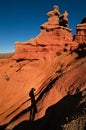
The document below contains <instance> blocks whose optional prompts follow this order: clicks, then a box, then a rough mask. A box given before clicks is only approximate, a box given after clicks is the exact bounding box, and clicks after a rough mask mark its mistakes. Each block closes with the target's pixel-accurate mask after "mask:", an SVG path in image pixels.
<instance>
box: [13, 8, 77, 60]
mask: <svg viewBox="0 0 86 130" xmlns="http://www.w3.org/2000/svg"><path fill="white" fill-rule="evenodd" d="M47 15H48V17H49V19H48V22H45V23H44V24H42V25H41V32H40V34H39V35H38V36H37V37H36V38H33V39H30V40H28V41H26V42H22V43H21V42H16V43H15V49H16V51H15V55H14V56H13V59H16V60H23V59H39V58H42V57H45V56H47V55H51V56H53V55H55V54H56V53H57V52H58V51H64V48H65V50H66V51H67V50H68V51H69V50H70V49H71V50H72V49H74V48H76V47H77V45H78V44H77V43H76V42H74V41H72V34H71V29H69V28H68V18H67V17H68V13H67V11H65V12H64V13H63V14H60V13H59V9H58V6H54V10H53V11H50V12H48V13H47Z"/></svg>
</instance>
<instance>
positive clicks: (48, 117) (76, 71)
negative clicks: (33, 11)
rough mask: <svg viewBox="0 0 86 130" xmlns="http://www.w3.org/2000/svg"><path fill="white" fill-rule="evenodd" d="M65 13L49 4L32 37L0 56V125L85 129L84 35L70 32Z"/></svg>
mask: <svg viewBox="0 0 86 130" xmlns="http://www.w3.org/2000/svg"><path fill="white" fill-rule="evenodd" d="M66 15H68V14H67V12H66V14H65V15H64V13H63V14H62V15H61V16H59V11H58V7H57V6H54V10H53V11H50V12H49V13H48V16H49V19H48V22H46V23H44V24H43V25H41V32H40V34H39V35H38V36H37V37H36V38H34V39H31V40H29V41H26V42H23V43H19V42H17V43H16V44H15V47H16V51H15V54H14V55H13V56H12V57H10V58H9V59H0V106H1V108H0V129H1V130H12V129H13V130H24V129H25V130H27V129H30V130H40V129H41V130H44V129H45V130H53V129H54V130H85V128H86V124H85V123H86V40H85V39H84V40H82V39H81V42H78V40H77V39H80V38H81V36H80V37H79V35H77V33H76V35H75V37H74V38H73V37H72V34H71V30H70V29H69V28H68V19H67V17H66ZM56 16H57V17H56ZM63 16H64V17H63ZM65 17H66V18H65ZM52 20H54V22H52ZM57 20H58V22H55V21H57ZM63 23H64V24H63ZM84 24H86V23H84ZM84 24H83V23H82V26H84ZM85 30H86V28H85ZM79 31H80V32H81V31H82V32H83V29H81V30H79ZM64 37H65V38H64ZM83 37H84V38H85V35H84V36H83ZM31 88H35V89H36V91H35V105H36V108H37V112H36V113H33V114H34V115H33V114H32V110H33V109H32V107H31V98H30V96H29V92H30V90H31ZM31 116H34V120H30V117H31Z"/></svg>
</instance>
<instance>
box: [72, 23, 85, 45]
mask: <svg viewBox="0 0 86 130" xmlns="http://www.w3.org/2000/svg"><path fill="white" fill-rule="evenodd" d="M74 39H75V41H76V42H79V43H86V23H81V24H78V25H77V26H76V35H75V38H74Z"/></svg>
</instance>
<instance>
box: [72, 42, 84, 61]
mask: <svg viewBox="0 0 86 130" xmlns="http://www.w3.org/2000/svg"><path fill="white" fill-rule="evenodd" d="M72 52H75V53H77V54H78V57H77V58H76V59H80V58H84V57H85V56H86V43H83V44H82V43H81V44H79V47H78V48H77V49H75V50H73V51H72Z"/></svg>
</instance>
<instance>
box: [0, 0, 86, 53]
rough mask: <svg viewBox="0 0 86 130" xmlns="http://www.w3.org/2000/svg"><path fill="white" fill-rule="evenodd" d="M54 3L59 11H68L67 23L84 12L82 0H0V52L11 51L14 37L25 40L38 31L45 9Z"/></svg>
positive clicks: (71, 24) (85, 2)
mask: <svg viewBox="0 0 86 130" xmlns="http://www.w3.org/2000/svg"><path fill="white" fill-rule="evenodd" d="M54 5H58V6H59V11H60V13H63V12H64V11H65V10H67V11H68V12H69V16H68V18H69V27H70V28H71V29H72V31H73V34H74V33H75V28H76V24H78V23H80V22H81V20H82V18H83V17H85V16H86V0H0V53H6V52H13V51H15V47H14V43H15V41H26V40H29V39H30V38H33V37H35V36H36V35H37V34H39V32H40V25H41V24H43V23H44V22H46V21H47V19H48V17H47V16H46V13H47V12H48V11H50V10H53V6H54Z"/></svg>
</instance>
